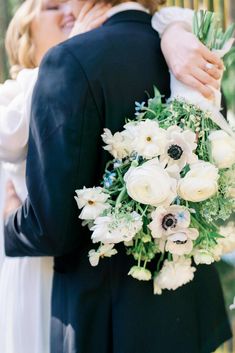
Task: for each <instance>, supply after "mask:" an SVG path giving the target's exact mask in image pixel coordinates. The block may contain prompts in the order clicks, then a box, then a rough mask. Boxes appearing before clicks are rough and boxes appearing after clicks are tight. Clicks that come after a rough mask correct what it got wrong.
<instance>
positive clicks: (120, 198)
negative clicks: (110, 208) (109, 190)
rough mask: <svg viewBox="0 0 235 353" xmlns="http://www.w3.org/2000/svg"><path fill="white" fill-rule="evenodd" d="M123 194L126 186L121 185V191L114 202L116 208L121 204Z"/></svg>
mask: <svg viewBox="0 0 235 353" xmlns="http://www.w3.org/2000/svg"><path fill="white" fill-rule="evenodd" d="M125 194H126V186H123V188H122V191H121V192H120V194H119V195H118V198H117V200H116V204H115V208H116V209H117V208H118V207H119V206H120V205H121V204H122V200H123V198H124V196H125Z"/></svg>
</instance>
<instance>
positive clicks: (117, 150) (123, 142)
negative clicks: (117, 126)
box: [101, 129, 131, 159]
mask: <svg viewBox="0 0 235 353" xmlns="http://www.w3.org/2000/svg"><path fill="white" fill-rule="evenodd" d="M101 137H102V139H103V141H104V142H105V143H106V145H107V146H105V147H104V149H105V150H106V151H108V152H109V153H110V154H111V155H112V156H113V157H114V158H116V159H122V158H125V157H127V156H128V155H129V154H130V153H131V146H130V140H129V138H128V136H127V135H126V132H125V131H122V132H116V133H115V134H114V135H112V133H111V131H110V130H109V129H104V133H103V135H102V136H101Z"/></svg>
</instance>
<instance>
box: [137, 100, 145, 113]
mask: <svg viewBox="0 0 235 353" xmlns="http://www.w3.org/2000/svg"><path fill="white" fill-rule="evenodd" d="M144 107H145V102H142V103H139V102H135V111H136V113H135V115H136V116H138V115H139V114H140V112H141V111H142V110H143V109H144Z"/></svg>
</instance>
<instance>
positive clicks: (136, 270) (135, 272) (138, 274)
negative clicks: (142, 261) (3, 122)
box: [128, 266, 152, 281]
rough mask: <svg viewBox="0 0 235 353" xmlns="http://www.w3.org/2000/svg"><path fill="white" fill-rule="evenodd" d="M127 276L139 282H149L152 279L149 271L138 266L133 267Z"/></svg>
mask: <svg viewBox="0 0 235 353" xmlns="http://www.w3.org/2000/svg"><path fill="white" fill-rule="evenodd" d="M128 275H129V276H132V277H133V278H135V279H138V280H139V281H150V280H151V278H152V274H151V272H150V271H149V270H147V269H146V268H143V267H139V266H133V267H132V268H131V269H130V271H129V273H128Z"/></svg>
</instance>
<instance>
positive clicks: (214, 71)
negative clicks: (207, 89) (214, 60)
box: [200, 61, 223, 80]
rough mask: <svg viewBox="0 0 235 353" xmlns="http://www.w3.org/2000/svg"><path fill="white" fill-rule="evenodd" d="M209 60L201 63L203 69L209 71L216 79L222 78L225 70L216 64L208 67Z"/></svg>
mask: <svg viewBox="0 0 235 353" xmlns="http://www.w3.org/2000/svg"><path fill="white" fill-rule="evenodd" d="M207 64H208V62H206V61H204V63H203V65H201V66H200V67H201V69H202V70H204V71H205V72H207V73H208V74H209V75H210V76H211V77H213V78H214V79H215V80H220V79H221V78H222V76H223V71H222V70H219V69H218V68H217V67H216V66H215V65H212V67H211V68H208V67H206V65H207Z"/></svg>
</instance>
